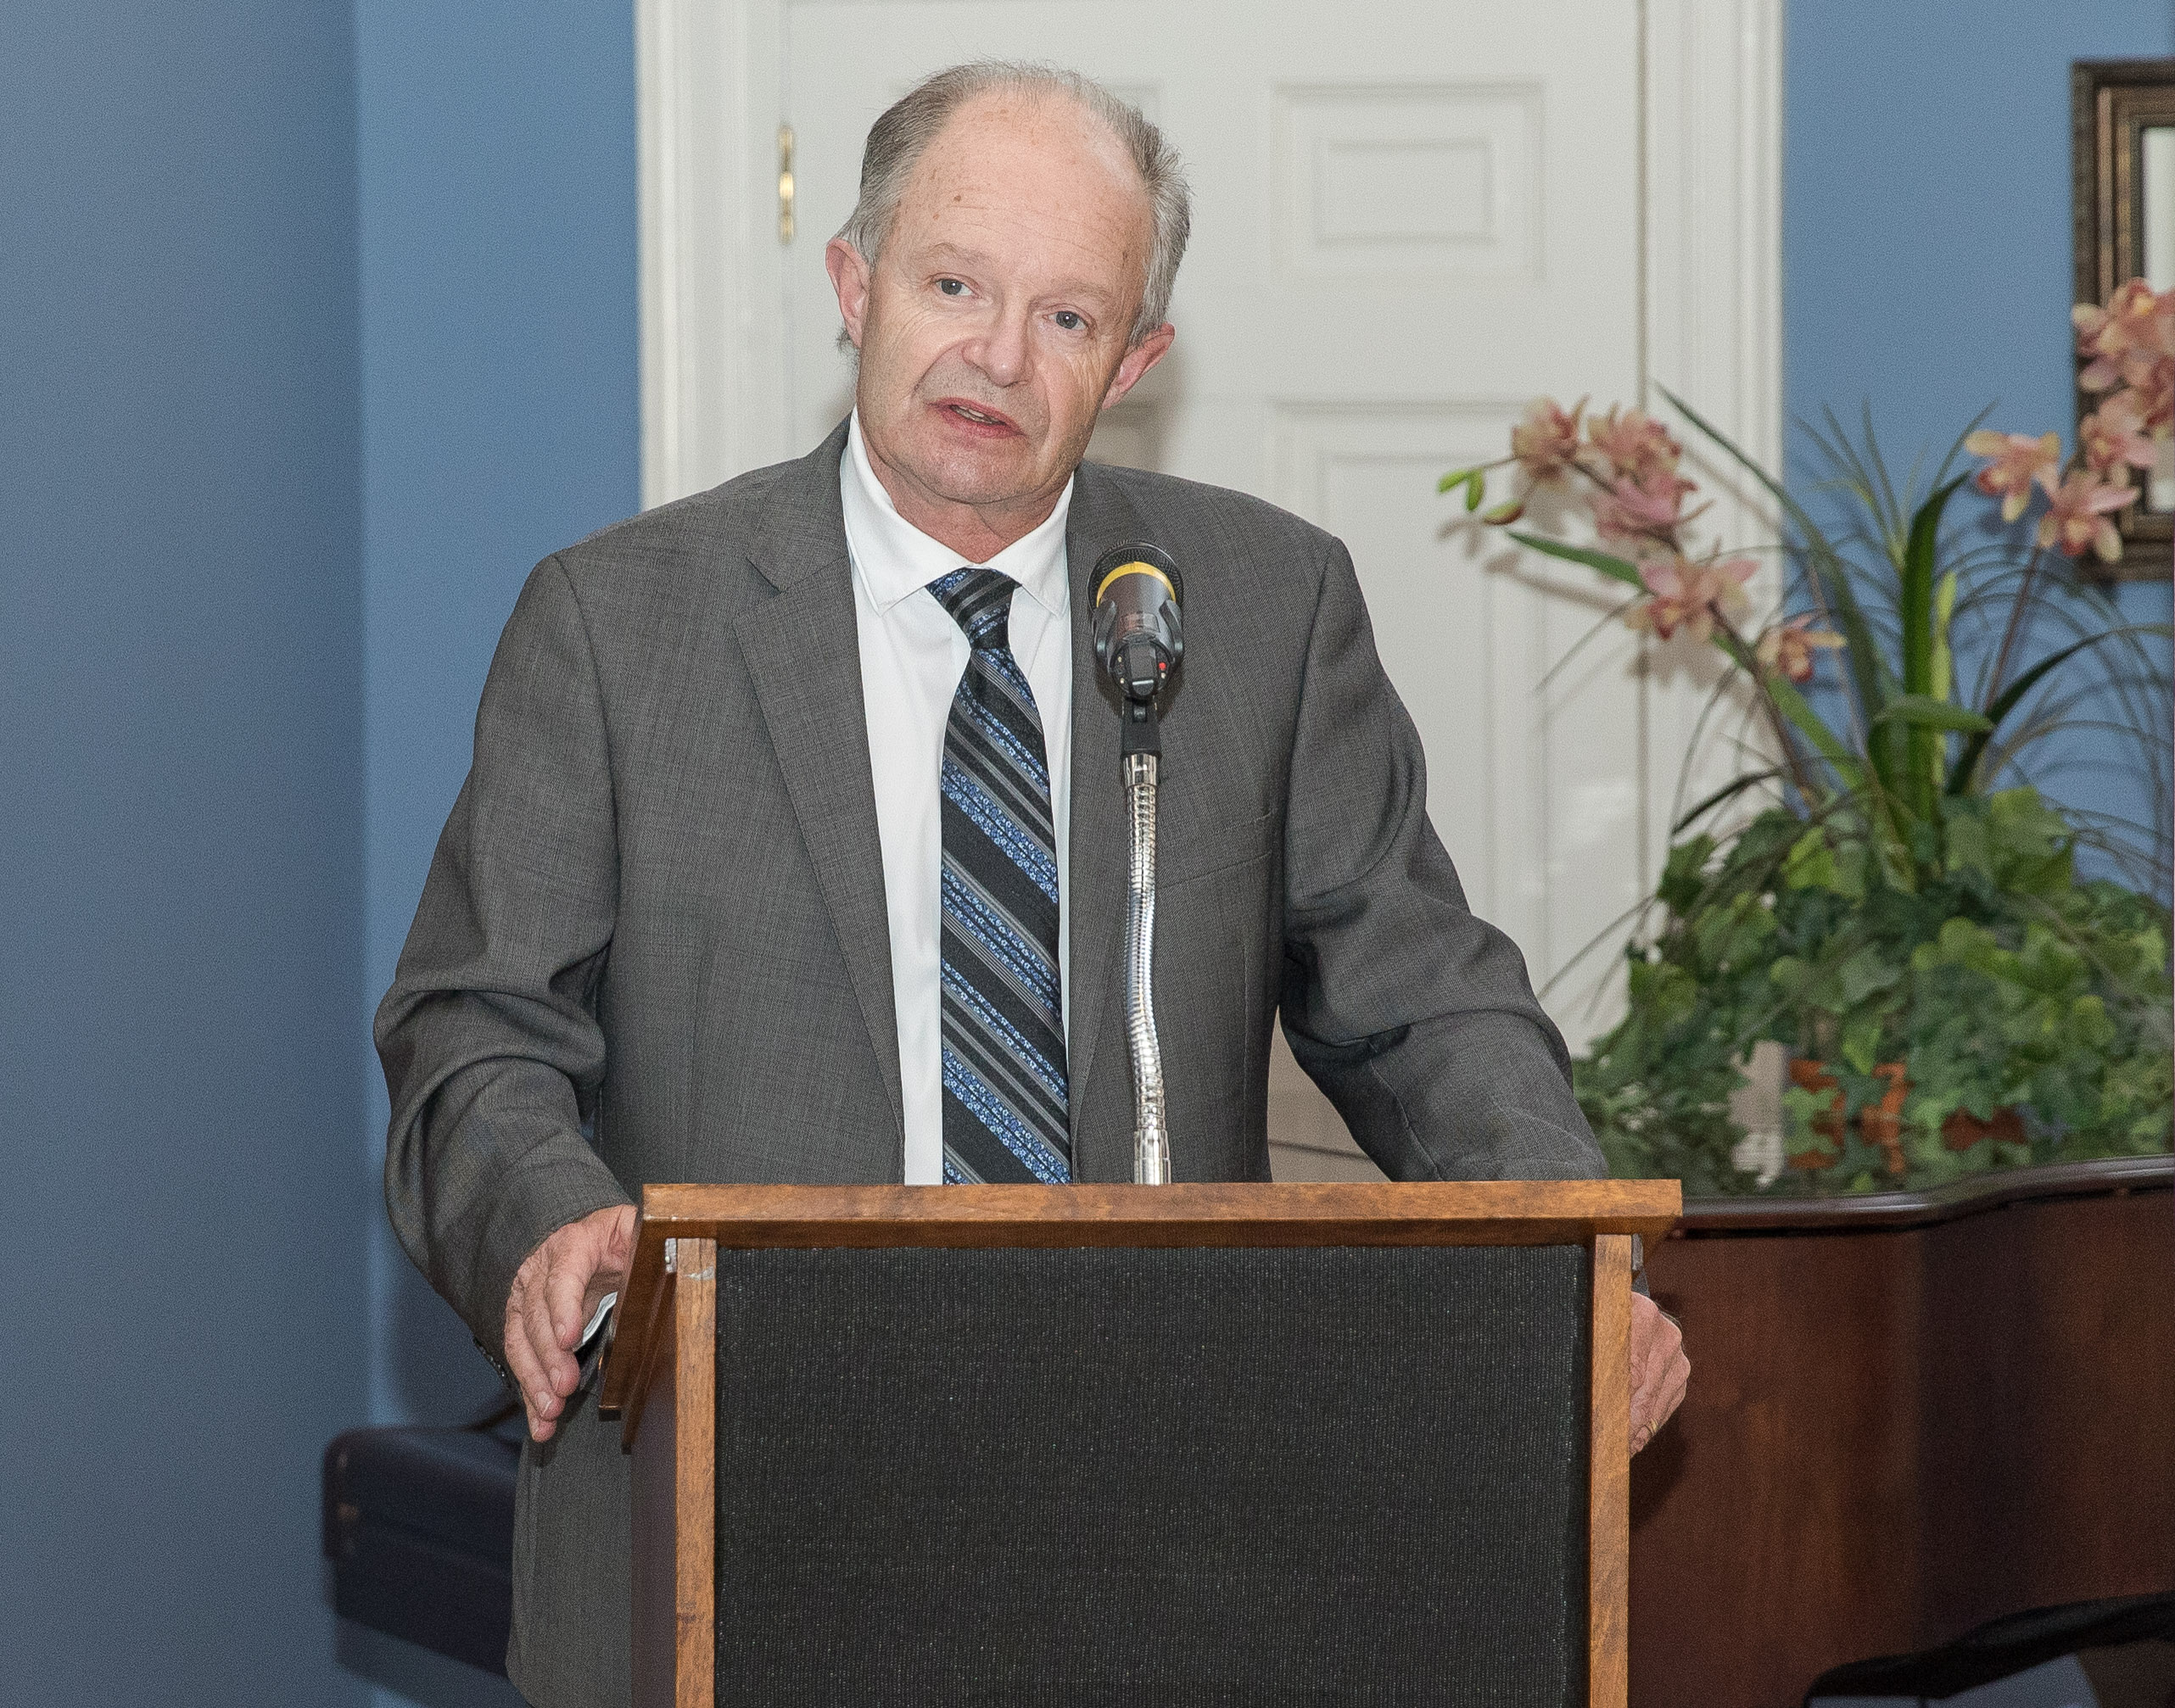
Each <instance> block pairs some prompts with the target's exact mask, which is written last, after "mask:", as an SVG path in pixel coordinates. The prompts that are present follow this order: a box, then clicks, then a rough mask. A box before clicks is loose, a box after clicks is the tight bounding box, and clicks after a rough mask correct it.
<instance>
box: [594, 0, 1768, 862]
mask: <svg viewBox="0 0 2175 1708" xmlns="http://www.w3.org/2000/svg"><path fill="white" fill-rule="evenodd" d="M789 3H790V0H636V5H635V36H636V41H635V68H636V70H635V79H636V89H635V109H636V127H637V131H638V136H639V143H640V220H641V297H640V315H641V389H642V502H643V504H644V505H656V504H661V503H663V502H664V501H666V500H669V499H673V498H676V497H679V495H681V494H685V493H690V492H696V491H700V490H702V488H707V487H710V486H713V485H715V484H716V483H718V482H719V481H722V480H724V479H726V478H727V477H730V476H732V475H735V474H737V473H740V472H742V471H744V470H746V469H751V468H756V467H760V466H763V464H765V463H769V462H775V461H778V460H781V459H783V458H785V457H787V456H791V455H797V454H798V453H799V452H801V451H802V450H804V449H807V447H805V446H803V445H798V444H788V443H786V438H787V427H786V421H785V411H784V402H785V395H786V385H785V360H786V351H785V343H784V338H783V335H782V327H781V324H780V319H781V317H780V315H779V313H778V307H779V304H780V303H781V302H782V301H783V299H784V298H783V291H784V273H783V267H784V260H783V254H782V246H781V245H780V243H779V240H778V170H779V160H778V152H777V139H778V125H779V123H780V119H781V117H785V118H790V116H791V115H790V114H784V113H783V112H782V108H783V105H784V65H783V62H782V59H781V51H780V44H781V42H782V39H783V32H782V31H781V29H780V22H781V14H782V11H783V8H784V6H785V5H786V4H789ZM1623 3H1625V4H1635V5H1636V6H1637V8H1638V11H1639V15H1640V34H1641V63H1640V75H1641V86H1642V87H1641V101H1640V115H1641V132H1642V134H1641V137H1640V138H1639V142H1640V147H1641V158H1642V160H1643V163H1644V170H1643V172H1642V174H1641V195H1640V209H1639V216H1640V227H1641V243H1642V248H1643V251H1644V257H1643V265H1642V268H1641V281H1640V287H1641V304H1640V313H1639V327H1640V345H1641V348H1640V350H1639V352H1638V372H1639V382H1640V386H1641V390H1642V391H1646V392H1652V389H1653V388H1654V386H1655V385H1656V383H1657V382H1658V383H1660V384H1663V385H1667V386H1669V388H1671V389H1672V390H1674V391H1676V392H1677V393H1679V394H1680V395H1682V396H1684V397H1685V398H1686V399H1689V400H1691V401H1693V402H1694V403H1696V404H1697V406H1698V407H1699V408H1700V409H1701V410H1702V411H1703V413H1704V414H1706V415H1707V416H1708V419H1710V420H1711V421H1714V422H1715V424H1716V425H1717V426H1719V427H1721V428H1722V429H1723V430H1724V431H1725V432H1727V433H1730V434H1731V435H1732V436H1733V437H1734V438H1736V441H1737V443H1738V444H1741V445H1742V446H1743V447H1744V448H1745V449H1746V450H1747V451H1748V452H1750V453H1751V454H1752V455H1753V456H1754V457H1756V458H1758V459H1759V460H1761V461H1762V462H1763V463H1764V464H1765V465H1766V466H1769V467H1770V468H1772V467H1774V466H1775V463H1776V460H1777V458H1778V455H1779V453H1780V450H1781V441H1782V419H1781V416H1782V376H1781V366H1782V363H1781V345H1782V323H1781V322H1782V315H1781V153H1782V95H1781V70H1782V65H1781V61H1782V4H1783V0H1623ZM805 235H806V236H807V237H815V236H817V235H819V234H817V233H813V232H811V233H807V234H805ZM822 235H827V234H822ZM802 253H805V250H802ZM1596 401H1597V402H1602V401H1606V399H1596ZM1652 401H1653V402H1659V401H1660V400H1659V399H1658V398H1655V399H1652ZM1707 467H1708V472H1709V474H1710V475H1713V474H1720V473H1722V472H1723V471H1721V470H1719V469H1716V468H1715V467H1714V465H1713V463H1712V462H1711V461H1709V462H1708V464H1707ZM1710 486H1714V487H1716V488H1717V491H1716V495H1717V496H1718V498H1719V500H1720V501H1719V502H1718V503H1717V504H1716V505H1715V506H1714V510H1713V511H1711V512H1710V513H1709V518H1708V519H1709V521H1710V522H1712V523H1713V524H1714V527H1715V528H1716V530H1717V531H1718V532H1719V533H1721V535H1722V537H1723V538H1724V539H1725V540H1727V541H1729V542H1730V544H1737V545H1749V544H1756V543H1758V541H1759V540H1760V539H1763V538H1764V537H1766V533H1765V530H1766V529H1767V528H1768V527H1770V524H1769V523H1768V522H1764V521H1763V520H1762V518H1761V516H1760V514H1759V512H1758V509H1757V507H1755V506H1753V505H1748V504H1747V503H1745V502H1743V501H1742V499H1740V498H1737V497H1733V496H1731V495H1730V493H1729V492H1728V490H1727V488H1726V487H1725V486H1722V485H1720V483H1711V482H1710ZM1650 686H1651V687H1652V689H1654V691H1652V692H1651V693H1650V694H1649V695H1647V717H1648V720H1649V722H1648V728H1647V735H1646V743H1645V746H1646V752H1647V772H1648V775H1647V779H1645V782H1646V784H1647V786H1646V787H1645V788H1643V789H1642V790H1641V795H1642V798H1643V799H1644V800H1646V801H1648V802H1649V803H1658V805H1659V806H1660V807H1663V808H1665V807H1666V804H1667V802H1668V801H1669V799H1670V797H1671V795H1672V794H1673V792H1674V790H1675V784H1676V773H1677V767H1678V765H1679V763H1680V759H1681V756H1683V755H1684V754H1685V753H1686V751H1687V749H1688V746H1689V744H1690V741H1691V734H1692V726H1693V723H1694V722H1695V720H1696V719H1697V716H1698V712H1699V708H1700V706H1701V704H1702V703H1703V700H1704V697H1705V696H1704V691H1703V689H1699V688H1697V685H1696V684H1691V683H1689V682H1686V681H1682V680H1678V681H1675V682H1673V683H1672V682H1669V681H1659V682H1655V683H1652V684H1650ZM1647 810H1648V812H1649V816H1650V817H1651V818H1665V817H1666V812H1665V811H1657V810H1656V807H1655V806H1654V805H1651V804H1650V806H1649V807H1648V809H1647ZM1668 829H1669V827H1668V825H1667V823H1660V822H1657V823H1648V824H1647V825H1646V826H1644V827H1643V834H1641V837H1640V839H1639V840H1640V844H1641V847H1642V848H1643V849H1644V850H1646V851H1647V860H1648V862H1652V861H1655V860H1656V859H1658V856H1659V854H1660V852H1661V851H1662V850H1663V848H1664V847H1665V846H1666V843H1667V839H1668ZM1653 875H1654V874H1653V872H1652V870H1649V871H1647V872H1642V873H1641V883H1642V885H1643V884H1646V883H1648V882H1650V881H1651V879H1652V876H1653Z"/></svg>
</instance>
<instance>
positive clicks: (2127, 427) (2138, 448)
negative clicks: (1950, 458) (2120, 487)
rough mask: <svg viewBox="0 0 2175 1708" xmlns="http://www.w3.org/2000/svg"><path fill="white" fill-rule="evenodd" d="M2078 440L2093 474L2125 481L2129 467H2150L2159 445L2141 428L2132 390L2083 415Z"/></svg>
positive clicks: (2135, 399)
mask: <svg viewBox="0 0 2175 1708" xmlns="http://www.w3.org/2000/svg"><path fill="white" fill-rule="evenodd" d="M2052 436H2053V435H2051V434H2049V438H2051V437H2052ZM2077 445H2078V447H2079V449H2082V450H2083V453H2084V461H2085V464H2086V466H2088V467H2089V468H2090V469H2091V470H2092V472H2094V474H2098V475H2101V476H2104V477H2107V478H2109V479H2112V480H2119V481H2122V482H2124V483H2127V481H2128V479H2129V472H2130V470H2132V469H2133V468H2150V467H2151V466H2153V464H2154V463H2155V462H2156V461H2158V460H2159V455H2158V448H2157V447H2156V446H2155V445H2154V444H2153V442H2152V435H2151V434H2150V433H2147V432H2146V431H2145V430H2144V420H2143V418H2142V416H2141V415H2140V412H2139V407H2138V397H2137V394H2136V393H2134V392H2127V391H2122V392H2116V394H2114V396H2112V397H2111V398H2109V399H2107V400H2106V402H2105V403H2103V404H2101V405H2100V407H2099V408H2098V409H2096V410H2094V411H2093V412H2092V413H2091V414H2090V415H2088V416H2085V418H2084V419H2083V421H2080V422H2079V423H2078V424H2077ZM2010 520H2012V521H2013V520H2014V518H2013V517H2012V518H2010Z"/></svg>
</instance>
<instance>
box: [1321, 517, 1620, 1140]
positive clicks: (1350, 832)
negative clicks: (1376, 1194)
mask: <svg viewBox="0 0 2175 1708" xmlns="http://www.w3.org/2000/svg"><path fill="white" fill-rule="evenodd" d="M1288 799H1289V808H1288V819H1287V824H1288V830H1287V836H1286V846H1285V873H1286V879H1285V928H1284V936H1285V952H1286V958H1285V964H1284V991H1283V1016H1284V1030H1285V1034H1286V1035H1287V1036H1288V1037H1289V1040H1290V1042H1291V1047H1292V1052H1293V1054H1294V1055H1295V1056H1296V1057H1297V1058H1298V1059H1299V1062H1300V1065H1301V1066H1302V1067H1304V1068H1305V1069H1306V1071H1307V1072H1308V1073H1309V1074H1311V1075H1312V1076H1313V1078H1314V1080H1315V1082H1316V1083H1317V1085H1319V1086H1321V1087H1322V1091H1324V1092H1325V1093H1327V1095H1328V1098H1329V1100H1330V1102H1333V1103H1334V1104H1335V1105H1336V1108H1337V1111H1338V1113H1339V1114H1341V1115H1342V1116H1343V1117H1344V1119H1345V1125H1347V1126H1348V1127H1350V1129H1351V1132H1352V1136H1354V1137H1355V1138H1356V1140H1357V1141H1359V1143H1360V1145H1361V1147H1363V1148H1364V1149H1365V1150H1366V1151H1367V1153H1368V1155H1370V1156H1371V1157H1373V1158H1374V1160H1375V1162H1376V1163H1377V1164H1378V1165H1379V1166H1380V1167H1381V1169H1382V1170H1383V1172H1384V1173H1385V1174H1387V1175H1389V1177H1390V1178H1391V1179H1392V1180H1406V1181H1411V1180H1475V1179H1477V1180H1521V1179H1530V1180H1554V1179H1580V1178H1587V1177H1591V1176H1596V1175H1601V1174H1602V1173H1603V1172H1604V1169H1603V1166H1602V1158H1601V1154H1600V1151H1599V1148H1598V1147H1596V1144H1595V1143H1594V1140H1593V1135H1592V1132H1591V1129H1589V1127H1588V1126H1587V1125H1586V1121H1585V1116H1584V1115H1583V1114H1580V1110H1579V1106H1578V1103H1577V1101H1576V1100H1575V1099H1574V1097H1573V1096H1572V1094H1571V1083H1570V1058H1569V1056H1568V1052H1566V1051H1565V1049H1564V1047H1563V1038H1562V1036H1561V1035H1559V1034H1558V1033H1557V1030H1556V1028H1555V1025H1554V1024H1552V1022H1551V1021H1550V1020H1549V1019H1548V1017H1547V1015H1546V1013H1544V1012H1543V1011H1542V1009H1541V1007H1540V1003H1539V1002H1538V1001H1536V1000H1535V996H1534V994H1533V990H1532V986H1531V985H1530V984H1529V982H1528V980H1527V978H1526V970H1525V963H1524V958H1523V957H1521V956H1520V955H1519V953H1518V948H1517V946H1515V945H1514V944H1512V942H1511V941H1510V940H1509V939H1508V938H1507V937H1506V936H1505V935H1503V934H1502V933H1501V932H1500V931H1498V930H1496V929H1495V928H1494V927H1492V926H1490V925H1488V924H1484V923H1483V922H1482V921H1481V920H1479V919H1477V918H1474V917H1473V913H1472V910H1471V909H1470V908H1468V907H1467V906H1466V904H1465V892H1464V890H1463V889H1462V886H1461V885H1459V883H1458V880H1457V872H1456V870H1455V869H1454V868H1452V866H1451V861H1450V856H1449V855H1448V854H1447V853H1446V852H1445V851H1444V849H1443V846H1442V843H1441V842H1440V840H1439V839H1438V838H1437V837H1436V835H1435V833H1434V827H1433V826H1432V825H1431V824H1430V823H1429V822H1428V814H1427V776H1426V766H1425V761H1424V759H1423V756H1422V753H1421V749H1420V740H1419V734H1418V732H1417V730H1415V729H1414V728H1413V727H1412V718H1411V717H1409V716H1408V715H1407V714H1406V711H1405V707H1404V705H1403V703H1402V702H1401V701H1399V699H1398V698H1397V695H1396V691H1395V689H1392V688H1391V687H1390V685H1389V678H1388V677H1387V676H1385V675H1384V673H1383V669H1382V664H1381V661H1380V660H1379V659H1378V657H1377V656H1376V655H1375V650H1374V636H1373V629H1372V628H1371V627H1370V626H1369V624H1368V622H1367V610H1366V606H1365V605H1364V603H1363V602H1362V600H1361V596H1360V590H1359V583H1358V581H1357V578H1356V577H1355V576H1354V574H1353V572H1352V566H1351V559H1350V555H1348V554H1347V553H1346V552H1345V548H1344V547H1343V545H1342V544H1337V543H1335V542H1332V543H1331V547H1330V550H1329V553H1328V561H1327V562H1326V563H1325V564H1324V566H1323V570H1322V580H1321V584H1320V591H1319V594H1318V600H1317V608H1316V612H1315V618H1314V626H1313V631H1312V635H1311V640H1310V642H1309V645H1308V649H1307V656H1306V674H1305V678H1304V683H1303V685H1302V688H1301V698H1300V710H1299V718H1298V726H1297V734H1296V736H1295V739H1294V747H1293V754H1292V762H1291V779H1290V793H1289V797H1288Z"/></svg>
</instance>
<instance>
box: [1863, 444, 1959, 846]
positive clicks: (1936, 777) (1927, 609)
mask: <svg viewBox="0 0 2175 1708" xmlns="http://www.w3.org/2000/svg"><path fill="white" fill-rule="evenodd" d="M1870 434H1871V429H1870V427H1868V429H1867V435H1868V438H1869V440H1870ZM1967 478H1968V477H1967V476H1964V475H1959V476H1957V477H1956V478H1955V479H1954V480H1952V481H1950V482H1949V483H1948V484H1947V485H1946V486H1944V487H1941V488H1937V490H1936V491H1935V492H1934V493H1933V494H1932V496H1930V497H1929V498H1928V499H1927V500H1926V502H1925V503H1924V504H1922V505H1919V507H1918V511H1917V514H1915V516H1912V517H1911V519H1910V533H1909V539H1907V540H1906V541H1905V542H1904V552H1903V562H1902V564H1901V569H1902V582H1903V585H1902V588H1901V589H1900V590H1899V592H1898V594H1897V599H1896V605H1897V612H1898V616H1899V617H1901V618H1902V620H1903V639H1902V650H1903V687H1904V691H1903V698H1902V699H1900V700H1898V701H1892V702H1891V703H1890V704H1889V705H1887V706H1885V707H1883V708H1882V709H1881V712H1878V713H1876V714H1875V716H1874V717H1873V719H1872V721H1873V723H1876V724H1877V723H1881V722H1882V721H1883V720H1884V719H1886V718H1889V717H1898V716H1899V715H1900V714H1898V711H1897V707H1898V706H1902V705H1904V703H1905V702H1906V701H1909V702H1913V703H1915V704H1939V703H1941V702H1940V701H1939V700H1938V699H1937V697H1936V695H1935V694H1934V689H1933V657H1934V645H1935V637H1936V635H1937V633H1938V628H1937V625H1936V623H1935V622H1934V613H1933V581H1934V576H1933V567H1934V554H1935V551H1936V550H1937V547H1938V545H1939V543H1940V535H1941V512H1942V511H1943V510H1945V509H1946V508H1947V507H1948V504H1949V499H1950V498H1951V497H1953V496H1954V494H1955V491H1956V488H1958V487H1960V486H1961V485H1962V484H1963V483H1964V482H1965V480H1966V479H1967ZM1902 721H1903V722H1904V723H1907V724H1909V726H1910V728H1909V739H1908V741H1907V743H1906V751H1907V753H1908V755H1909V770H1908V771H1907V772H1906V773H1905V774H1906V776H1907V777H1908V779H1909V781H1908V783H1907V784H1905V785H1904V793H1905V794H1906V795H1908V796H1909V799H1910V802H1911V805H1912V806H1913V807H1915V809H1916V810H1917V812H1918V813H1919V815H1920V816H1921V818H1923V817H1926V816H1927V815H1929V814H1931V813H1932V811H1933V798H1934V796H1935V795H1937V794H1938V793H1939V792H1940V789H1941V761H1942V758H1943V754H1942V743H1941V732H1942V731H1943V730H1944V729H1962V728H1976V724H1974V725H1965V724H1960V723H1941V722H1939V721H1937V719H1935V718H1933V717H1930V716H1928V715H1926V714H1925V713H1924V712H1922V710H1914V711H1913V712H1912V713H1910V714H1909V715H1907V716H1903V717H1902Z"/></svg>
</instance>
